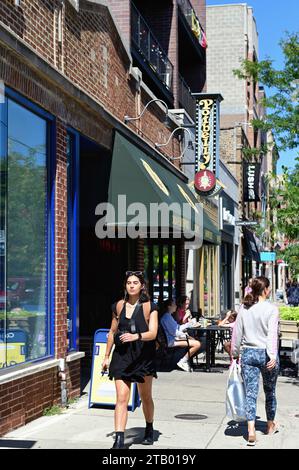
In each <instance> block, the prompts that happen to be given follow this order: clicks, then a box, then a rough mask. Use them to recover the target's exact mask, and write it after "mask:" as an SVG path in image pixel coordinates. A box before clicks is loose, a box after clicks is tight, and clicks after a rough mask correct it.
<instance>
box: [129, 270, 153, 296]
mask: <svg viewBox="0 0 299 470" xmlns="http://www.w3.org/2000/svg"><path fill="white" fill-rule="evenodd" d="M131 276H136V277H138V279H139V281H140V282H141V284H142V285H143V288H142V289H141V291H140V297H139V302H140V303H144V302H148V301H149V300H150V296H149V294H148V291H147V288H146V282H145V279H144V274H143V272H142V271H127V272H126V276H125V281H124V300H125V301H126V302H127V301H128V300H129V294H128V292H127V280H128V279H129V277H131Z"/></svg>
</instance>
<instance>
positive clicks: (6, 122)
mask: <svg viewBox="0 0 299 470" xmlns="http://www.w3.org/2000/svg"><path fill="white" fill-rule="evenodd" d="M15 3H18V5H16V4H15ZM113 3H116V2H109V4H108V3H107V2H102V1H99V0H93V1H87V0H86V1H85V0H82V1H80V3H79V2H75V1H68V0H65V1H60V0H59V1H58V0H54V1H50V0H49V1H43V2H40V1H38V0H33V1H29V0H21V1H20V2H12V1H10V0H4V1H3V2H1V3H0V48H1V59H0V80H1V81H2V82H1V84H2V85H3V87H1V88H2V89H3V90H4V95H3V96H1V103H0V116H1V134H0V135H1V142H0V144H1V173H0V175H1V206H0V207H1V209H0V211H1V213H0V221H1V227H0V230H1V266H0V268H1V276H0V282H1V285H0V292H1V303H0V315H1V316H0V330H1V331H0V333H1V336H0V346H1V358H0V360H1V371H0V395H1V402H0V415H1V422H0V433H1V434H4V433H6V432H8V431H9V430H11V429H13V428H16V427H18V426H21V425H23V424H25V423H27V422H29V421H30V420H32V419H34V418H36V417H39V416H41V415H42V413H43V410H44V409H45V408H47V407H50V406H52V405H54V404H61V403H62V404H65V403H66V401H67V400H68V399H71V398H73V397H75V396H78V395H79V394H80V390H81V375H82V374H81V372H82V368H83V369H85V370H87V371H88V370H89V367H90V360H91V354H92V340H93V334H94V332H95V330H96V329H98V328H107V327H109V325H110V320H111V310H110V306H111V303H112V302H113V301H115V300H116V299H117V298H121V296H122V295H123V285H122V283H123V277H124V272H125V271H126V270H127V269H144V270H145V271H146V276H147V279H148V281H149V285H150V292H151V295H152V296H153V298H154V299H156V300H161V299H163V297H165V296H171V295H172V296H175V297H177V296H179V295H182V294H184V293H185V278H186V269H185V265H186V261H185V258H186V257H185V238H184V234H183V233H182V225H180V223H181V219H180V214H179V215H178V216H177V217H178V222H175V218H173V220H172V224H171V226H170V235H172V234H173V231H174V229H175V228H177V227H175V223H177V224H178V227H179V228H180V230H181V233H180V236H179V237H177V238H173V237H172V238H171V236H170V238H171V240H170V239H169V238H165V237H163V234H161V233H160V232H159V233H157V237H156V239H153V240H152V239H147V238H146V237H141V236H137V237H136V238H134V237H128V236H126V235H125V236H119V234H121V230H122V228H123V226H127V225H128V221H127V219H126V215H127V214H125V216H124V217H125V218H124V219H121V216H120V215H119V214H118V215H119V217H118V219H117V220H116V221H115V222H114V224H113V222H112V225H113V229H115V231H116V233H117V236H115V237H114V238H107V237H106V238H101V237H99V236H98V233H97V230H96V228H97V223H98V222H99V215H102V214H101V213H100V209H99V205H100V204H101V203H107V202H111V203H114V202H115V200H118V196H119V195H120V194H123V195H125V196H126V198H127V201H128V202H130V203H134V201H136V200H137V201H139V202H142V203H143V204H144V205H145V206H146V207H148V205H149V203H150V202H151V201H153V202H156V203H161V202H167V203H168V204H170V203H171V202H179V204H180V205H182V204H183V203H184V202H185V203H186V201H187V203H188V204H190V201H191V205H192V204H193V205H194V202H195V200H194V199H193V195H192V193H191V192H190V190H189V188H188V186H187V183H188V178H187V177H186V176H185V175H184V173H183V172H182V171H181V170H180V167H179V164H178V161H176V160H175V158H177V157H179V156H180V155H181V153H182V150H183V149H184V145H185V144H184V142H182V135H181V134H180V132H176V133H175V134H173V132H174V131H175V129H176V128H177V127H179V125H180V121H178V120H177V117H176V113H175V112H173V113H171V112H170V110H171V109H173V110H176V109H177V108H176V107H177V106H178V103H179V94H178V83H179V79H178V70H179V61H177V62H176V65H175V67H176V70H177V72H172V74H171V77H170V75H169V73H170V70H171V67H170V68H169V63H168V60H169V57H170V56H171V52H170V51H171V48H172V47H174V46H173V44H171V46H170V47H169V51H168V55H169V57H168V56H167V55H166V57H165V54H164V52H162V49H161V48H160V47H159V44H158V42H157V41H156V40H155V41H153V42H152V43H151V46H152V47H151V48H150V55H149V56H147V58H145V57H143V55H142V54H145V51H144V50H143V49H142V45H141V44H142V41H141V38H143V37H144V35H145V36H146V37H147V38H148V39H149V38H152V37H153V36H151V34H152V32H151V28H149V24H150V23H151V27H152V28H154V24H153V23H152V22H151V21H149V18H147V22H146V27H145V28H144V29H142V31H141V30H138V38H139V39H138V40H139V46H138V47H139V48H140V49H139V52H138V50H137V47H136V44H137V43H138V41H137V36H136V24H138V25H140V17H138V21H137V23H136V18H135V17H134V14H135V12H136V8H137V7H139V8H140V9H141V10H143V14H144V15H145V14H146V6H145V5H146V4H147V2H134V3H133V2H131V3H128V5H129V6H130V10H129V12H130V15H132V19H131V20H130V21H131V23H130V24H131V28H130V29H128V31H127V33H126V31H125V30H123V29H122V27H121V23H120V17H119V15H118V14H117V9H116V10H114V6H115V5H112V4H113ZM121 3H122V4H123V5H124V4H125V2H121ZM163 3H164V4H165V5H166V4H167V3H168V2H159V4H160V5H161V6H162V4H163ZM173 3H174V4H175V8H174V9H175V10H176V12H177V17H176V18H177V25H179V26H176V28H175V30H176V33H175V39H173V40H172V39H171V41H170V42H171V43H172V41H175V40H177V39H178V40H180V39H179V38H183V39H182V41H187V40H188V41H190V44H193V45H192V47H191V49H192V48H193V49H192V52H190V53H192V54H194V55H196V56H197V57H199V56H201V58H202V60H201V62H200V67H199V68H198V69H196V70H191V69H190V70H189V69H188V70H186V72H185V73H186V77H187V76H188V77H189V80H190V85H192V83H191V82H192V76H193V75H192V74H193V72H194V73H199V72H198V70H199V69H200V71H201V72H200V74H201V76H202V78H201V82H200V83H202V85H201V86H203V83H204V75H205V72H204V69H205V65H204V64H205V47H204V39H200V38H201V36H195V33H194V32H192V29H191V33H190V31H189V30H188V29H187V28H191V26H190V24H189V23H188V21H187V18H186V15H183V10H182V8H183V6H182V8H181V9H180V10H179V9H178V8H179V7H178V2H173ZM182 3H184V2H182ZM193 3H194V4H196V5H194V9H193V8H192V12H193V15H195V10H197V11H199V12H200V14H201V15H203V18H204V12H203V9H204V2H193ZM186 5H187V6H188V7H190V6H191V3H190V2H187V4H186ZM179 11H180V12H179ZM189 11H190V9H189ZM192 12H191V13H192ZM162 13H163V11H162V10H161V15H162ZM130 18H131V16H130ZM134 18H135V19H134ZM193 18H194V16H193ZM196 18H198V16H197V15H195V19H196ZM153 19H154V18H153ZM153 19H152V20H153ZM197 21H198V23H195V24H196V25H198V24H199V20H198V19H197ZM198 28H199V30H198V29H196V31H197V33H198V35H200V34H201V31H203V30H201V29H200V26H198ZM175 30H174V31H175ZM179 31H180V32H179ZM126 34H129V36H126ZM130 37H131V40H130ZM193 37H194V38H196V40H197V42H194V39H193ZM169 39H170V37H168V40H169ZM161 41H162V38H161ZM191 41H193V42H192V43H191ZM175 47H177V46H175ZM142 51H143V52H142ZM138 54H139V61H138V59H137V58H136V57H137V55H138ZM174 55H178V51H176V53H175V54H174ZM161 57H162V59H161ZM181 61H183V58H182V57H181ZM184 67H185V65H184V63H183V64H182V63H181V69H180V70H181V72H182V71H183V72H184ZM187 72H188V73H187ZM193 83H195V82H193ZM192 86H194V87H195V84H193V85H192ZM194 91H201V90H200V89H196V90H194ZM165 103H166V105H167V107H165ZM183 107H184V105H183ZM181 108H182V105H181V104H180V109H181ZM184 109H185V108H184ZM141 114H142V117H140V115H141ZM166 115H167V122H166V121H165V117H166ZM136 117H138V119H134V120H133V119H132V120H130V118H136ZM128 118H129V119H128ZM168 140H169V145H166V146H164V147H163V152H162V151H159V147H158V146H156V145H155V144H157V143H158V144H161V143H165V142H167V141H168ZM116 188H117V189H116ZM118 209H119V208H118ZM119 210H120V209H119ZM192 214H193V212H192ZM193 216H194V214H193V215H191V216H190V217H193ZM120 222H123V225H122V224H121V223H120ZM148 228H153V229H155V228H157V230H158V226H157V227H155V225H154V224H152V225H150V224H147V225H146V230H147V229H148ZM160 228H161V227H160ZM199 230H200V228H199ZM103 279H104V281H103Z"/></svg>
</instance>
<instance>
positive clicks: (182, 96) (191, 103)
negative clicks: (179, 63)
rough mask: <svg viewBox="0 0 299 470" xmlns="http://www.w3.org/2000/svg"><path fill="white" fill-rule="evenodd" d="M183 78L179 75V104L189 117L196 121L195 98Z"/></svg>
mask: <svg viewBox="0 0 299 470" xmlns="http://www.w3.org/2000/svg"><path fill="white" fill-rule="evenodd" d="M191 93H192V92H191V90H190V88H189V86H188V84H187V83H186V82H185V80H184V79H183V77H182V76H181V75H180V74H179V103H180V104H181V106H183V107H184V108H185V110H186V111H187V113H188V114H189V116H190V117H191V118H192V119H193V121H194V120H195V104H196V101H195V98H194V96H192V94H191Z"/></svg>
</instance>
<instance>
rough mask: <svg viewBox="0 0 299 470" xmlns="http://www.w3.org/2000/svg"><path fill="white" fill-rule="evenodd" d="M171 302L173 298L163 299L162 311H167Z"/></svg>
mask: <svg viewBox="0 0 299 470" xmlns="http://www.w3.org/2000/svg"><path fill="white" fill-rule="evenodd" d="M173 302H174V300H173V299H167V300H164V302H163V311H164V312H167V309H168V307H170V306H171V305H172V304H173Z"/></svg>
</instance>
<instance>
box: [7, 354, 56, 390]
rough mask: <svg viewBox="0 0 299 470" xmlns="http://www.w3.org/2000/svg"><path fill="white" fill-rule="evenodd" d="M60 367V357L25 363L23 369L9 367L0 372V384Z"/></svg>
mask: <svg viewBox="0 0 299 470" xmlns="http://www.w3.org/2000/svg"><path fill="white" fill-rule="evenodd" d="M54 367H59V359H50V360H49V359H48V360H45V361H43V362H40V363H38V364H24V365H23V366H22V368H21V369H18V370H15V369H7V370H5V371H2V372H1V374H0V385H2V384H4V383H7V382H11V381H13V380H18V379H21V378H23V377H27V376H28V375H33V374H38V373H39V372H42V371H44V370H47V369H53V368H54Z"/></svg>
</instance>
